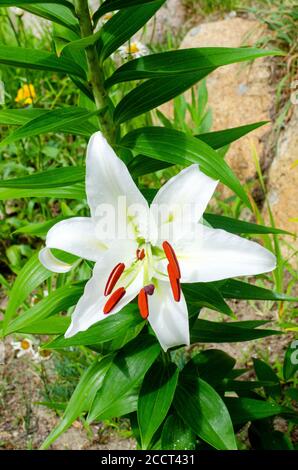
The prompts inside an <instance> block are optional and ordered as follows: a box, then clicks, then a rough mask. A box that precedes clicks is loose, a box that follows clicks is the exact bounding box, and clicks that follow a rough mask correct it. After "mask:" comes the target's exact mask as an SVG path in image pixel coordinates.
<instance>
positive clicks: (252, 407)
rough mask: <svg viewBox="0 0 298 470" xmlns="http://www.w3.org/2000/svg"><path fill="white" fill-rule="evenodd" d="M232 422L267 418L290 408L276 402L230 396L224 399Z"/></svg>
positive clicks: (240, 422) (285, 411) (239, 422)
mask: <svg viewBox="0 0 298 470" xmlns="http://www.w3.org/2000/svg"><path fill="white" fill-rule="evenodd" d="M224 401H225V403H226V405H227V408H228V410H229V413H230V415H231V418H232V421H233V424H236V425H237V424H245V423H247V422H248V421H255V420H258V419H263V418H269V417H270V416H276V415H279V414H282V413H289V412H291V410H289V409H288V408H286V407H284V406H280V405H277V404H276V403H272V402H268V401H263V400H255V399H253V398H231V397H227V398H225V399H224Z"/></svg>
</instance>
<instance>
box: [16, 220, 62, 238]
mask: <svg viewBox="0 0 298 470" xmlns="http://www.w3.org/2000/svg"><path fill="white" fill-rule="evenodd" d="M66 219H67V217H63V216H61V217H54V218H53V219H52V220H46V221H45V222H37V223H35V224H27V225H23V227H20V228H18V229H17V230H15V231H14V232H13V235H14V234H18V233H25V234H26V235H30V236H31V237H32V236H33V237H34V236H36V237H44V236H46V234H47V233H48V231H49V230H50V228H52V227H53V226H54V225H55V224H57V223H58V222H61V220H66Z"/></svg>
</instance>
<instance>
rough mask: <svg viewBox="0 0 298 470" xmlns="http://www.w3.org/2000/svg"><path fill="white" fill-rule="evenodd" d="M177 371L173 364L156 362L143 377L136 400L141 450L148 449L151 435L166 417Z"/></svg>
mask: <svg viewBox="0 0 298 470" xmlns="http://www.w3.org/2000/svg"><path fill="white" fill-rule="evenodd" d="M178 375H179V370H178V368H177V367H176V366H175V365H174V364H173V363H171V364H169V366H166V365H164V364H162V363H159V362H156V363H155V364H153V365H152V366H151V368H150V369H149V370H148V372H147V373H146V375H145V378H144V381H143V383H142V386H141V390H140V394H139V400H138V422H139V427H140V433H141V441H142V449H148V447H149V445H150V442H151V440H152V437H153V435H154V434H155V432H156V431H157V429H158V428H159V426H160V425H161V423H162V422H163V420H164V418H165V417H166V415H167V413H168V411H169V408H170V406H171V403H172V400H173V398H174V393H175V390H176V386H177V381H178Z"/></svg>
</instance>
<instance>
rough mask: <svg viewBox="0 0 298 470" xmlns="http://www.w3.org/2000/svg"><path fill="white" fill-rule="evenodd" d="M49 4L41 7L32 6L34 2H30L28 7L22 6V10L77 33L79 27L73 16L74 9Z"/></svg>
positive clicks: (46, 3) (45, 3)
mask: <svg viewBox="0 0 298 470" xmlns="http://www.w3.org/2000/svg"><path fill="white" fill-rule="evenodd" d="M50 3H52V2H50ZM50 3H48V2H44V3H42V4H41V5H34V2H32V3H31V4H30V5H26V6H25V5H23V6H22V8H23V10H26V11H29V13H33V15H37V16H40V17H41V18H45V19H47V20H50V21H53V23H57V24H60V25H61V26H64V27H65V28H68V29H70V30H72V31H74V32H75V33H79V32H80V27H79V22H78V19H77V17H76V16H75V15H74V8H68V6H67V7H66V6H65V5H57V4H56V5H51V4H50ZM55 3H56V2H55Z"/></svg>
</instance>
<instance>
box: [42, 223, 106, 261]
mask: <svg viewBox="0 0 298 470" xmlns="http://www.w3.org/2000/svg"><path fill="white" fill-rule="evenodd" d="M46 246H47V248H57V249H59V250H63V251H66V252H67V253H71V254H73V255H76V256H79V257H80V258H84V259H88V260H90V261H97V260H98V259H99V258H100V257H101V256H102V253H103V251H104V250H105V249H106V248H107V247H106V246H105V245H104V244H103V243H102V242H101V241H100V240H98V239H97V238H96V236H95V224H94V222H93V220H92V219H91V218H90V217H72V218H71V219H66V220H62V221H61V222H58V223H57V224H56V225H54V226H53V227H52V228H51V229H50V230H49V231H48V234H47V238H46Z"/></svg>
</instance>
